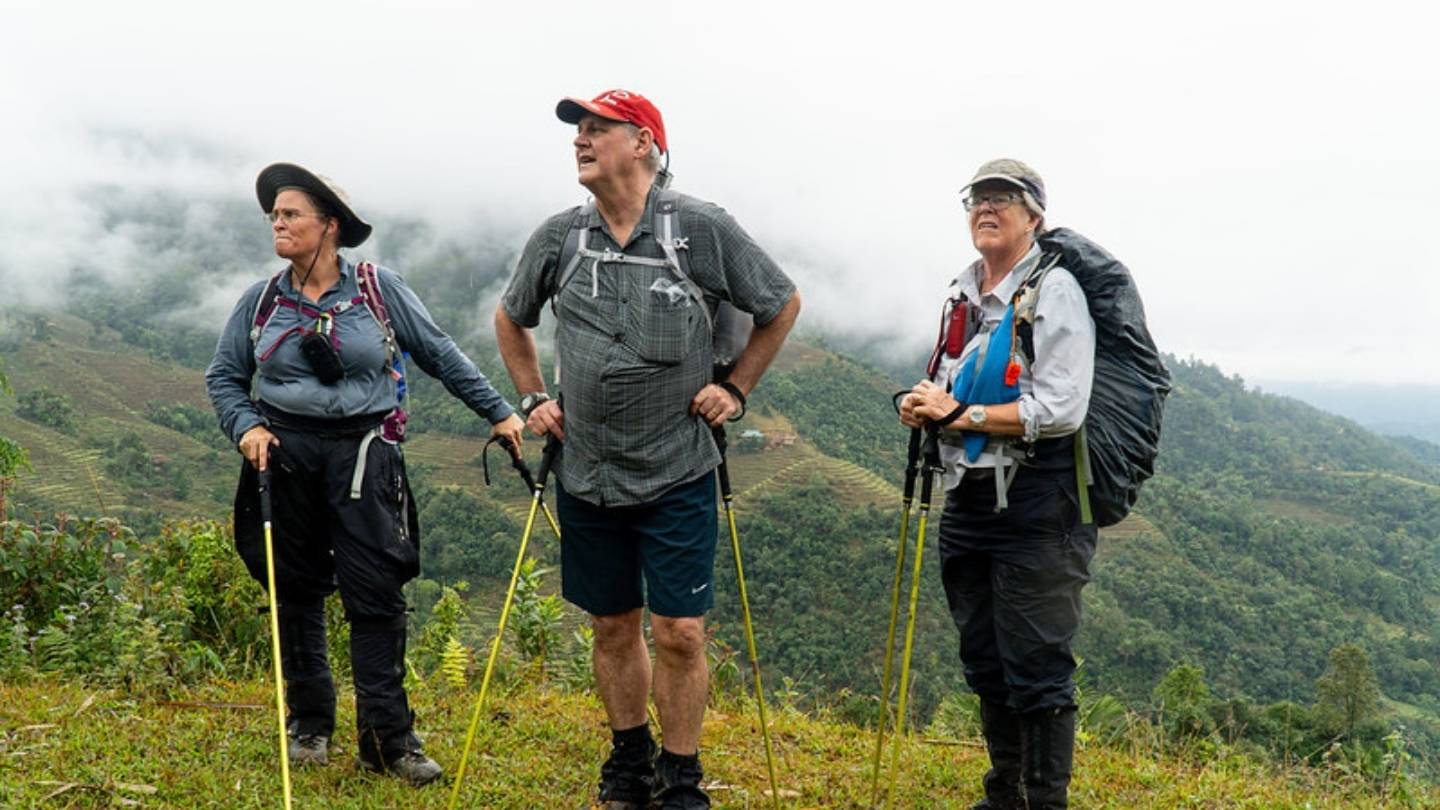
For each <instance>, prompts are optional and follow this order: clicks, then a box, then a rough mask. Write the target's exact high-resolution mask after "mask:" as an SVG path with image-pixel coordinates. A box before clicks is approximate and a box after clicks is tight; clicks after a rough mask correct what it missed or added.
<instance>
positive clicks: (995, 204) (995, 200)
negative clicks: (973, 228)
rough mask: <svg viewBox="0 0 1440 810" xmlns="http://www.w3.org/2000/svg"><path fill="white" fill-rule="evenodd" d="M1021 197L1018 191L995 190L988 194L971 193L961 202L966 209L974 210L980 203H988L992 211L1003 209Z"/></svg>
mask: <svg viewBox="0 0 1440 810" xmlns="http://www.w3.org/2000/svg"><path fill="white" fill-rule="evenodd" d="M1023 199H1025V198H1024V196H1022V195H1021V194H1020V192H1018V191H995V192H991V193H989V194H972V195H970V196H969V197H966V198H965V199H964V200H962V201H961V202H963V203H964V204H965V210H966V211H974V210H975V209H976V208H979V207H980V206H982V205H989V206H990V210H992V211H1004V210H1005V209H1006V208H1009V207H1010V206H1012V205H1014V204H1015V203H1018V202H1020V201H1021V200H1023Z"/></svg>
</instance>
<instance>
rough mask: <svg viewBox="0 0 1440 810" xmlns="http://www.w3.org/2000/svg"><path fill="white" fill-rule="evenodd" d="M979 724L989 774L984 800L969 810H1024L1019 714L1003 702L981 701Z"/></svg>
mask: <svg viewBox="0 0 1440 810" xmlns="http://www.w3.org/2000/svg"><path fill="white" fill-rule="evenodd" d="M980 724H981V727H982V728H983V729H984V731H985V748H986V749H987V750H988V751H989V752H990V771H989V773H986V774H985V780H984V781H985V798H983V799H981V800H980V801H979V802H978V803H977V804H975V805H972V806H971V808H970V810H1025V794H1024V793H1023V788H1022V787H1021V784H1020V772H1021V763H1023V762H1024V761H1025V760H1024V757H1023V752H1024V747H1023V744H1022V743H1023V738H1022V736H1021V732H1020V715H1018V714H1016V713H1015V712H1014V711H1013V710H1012V709H1010V707H1008V706H1006V705H1005V704H1003V703H991V702H989V701H983V700H982V701H981V702H980Z"/></svg>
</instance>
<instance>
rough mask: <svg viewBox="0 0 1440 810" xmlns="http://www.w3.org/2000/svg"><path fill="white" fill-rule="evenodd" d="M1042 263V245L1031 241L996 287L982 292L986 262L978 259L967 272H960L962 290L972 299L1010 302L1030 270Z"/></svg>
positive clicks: (1028, 275)
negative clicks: (982, 293)
mask: <svg viewBox="0 0 1440 810" xmlns="http://www.w3.org/2000/svg"><path fill="white" fill-rule="evenodd" d="M1039 263H1040V245H1039V244H1038V243H1036V242H1031V243H1030V250H1028V251H1026V252H1025V255H1024V256H1022V257H1021V258H1020V261H1019V262H1017V263H1016V265H1015V266H1014V267H1012V268H1011V269H1010V272H1009V273H1007V274H1006V275H1005V277H1004V278H1002V279H1000V283H999V284H996V285H995V289H993V290H991V291H990V292H988V293H985V295H983V296H982V295H981V294H980V282H981V281H982V280H983V279H984V278H985V262H983V261H977V262H975V263H974V264H972V265H970V267H969V268H967V269H966V270H965V272H963V273H961V274H960V292H961V293H963V294H964V295H965V297H966V298H969V299H970V300H971V301H982V300H983V299H985V298H994V299H996V300H997V301H1003V302H1005V303H1009V302H1010V299H1011V298H1013V297H1014V296H1015V291H1016V290H1018V289H1020V285H1021V284H1022V283H1024V281H1025V279H1027V278H1029V277H1030V272H1031V271H1032V270H1034V269H1035V266H1036V265H1038V264H1039Z"/></svg>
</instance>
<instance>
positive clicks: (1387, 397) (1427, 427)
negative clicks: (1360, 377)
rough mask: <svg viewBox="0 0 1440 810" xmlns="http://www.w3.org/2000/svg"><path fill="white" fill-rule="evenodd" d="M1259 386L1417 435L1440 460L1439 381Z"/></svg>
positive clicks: (1385, 431) (1382, 428)
mask: <svg viewBox="0 0 1440 810" xmlns="http://www.w3.org/2000/svg"><path fill="white" fill-rule="evenodd" d="M1256 385H1257V386H1258V387H1259V388H1262V389H1264V390H1265V391H1269V392H1272V393H1277V394H1284V395H1286V396H1292V397H1295V398H1296V399H1300V400H1303V401H1305V402H1308V403H1310V404H1311V405H1314V406H1315V407H1317V408H1320V409H1322V410H1326V411H1329V412H1331V413H1334V414H1339V415H1340V416H1344V417H1348V418H1350V419H1354V420H1355V421H1356V422H1359V423H1360V424H1362V425H1364V426H1366V427H1367V428H1369V429H1370V430H1373V431H1375V432H1376V433H1380V434H1382V435H1386V436H1401V437H1406V436H1408V437H1414V438H1417V439H1422V440H1424V441H1425V442H1427V443H1429V444H1430V445H1431V447H1430V448H1425V449H1423V450H1422V452H1424V453H1426V454H1427V456H1428V457H1430V458H1432V459H1434V460H1436V461H1440V385H1418V384H1412V385H1357V384H1351V383H1346V384H1340V383H1314V382H1269V381H1263V380H1262V381H1259V382H1257V383H1256Z"/></svg>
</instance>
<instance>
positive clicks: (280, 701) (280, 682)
mask: <svg viewBox="0 0 1440 810" xmlns="http://www.w3.org/2000/svg"><path fill="white" fill-rule="evenodd" d="M270 518H271V508H270V471H269V470H261V471H260V522H261V524H262V525H263V526H264V532H265V593H266V595H268V596H269V597H270V657H271V658H273V659H275V720H276V722H277V724H278V725H279V728H280V784H281V785H282V787H283V789H284V791H285V810H290V737H289V735H288V734H286V733H285V673H284V671H283V667H282V666H281V663H280V610H279V606H278V605H277V604H276V600H275V540H274V535H273V532H272V531H271V528H270Z"/></svg>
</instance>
